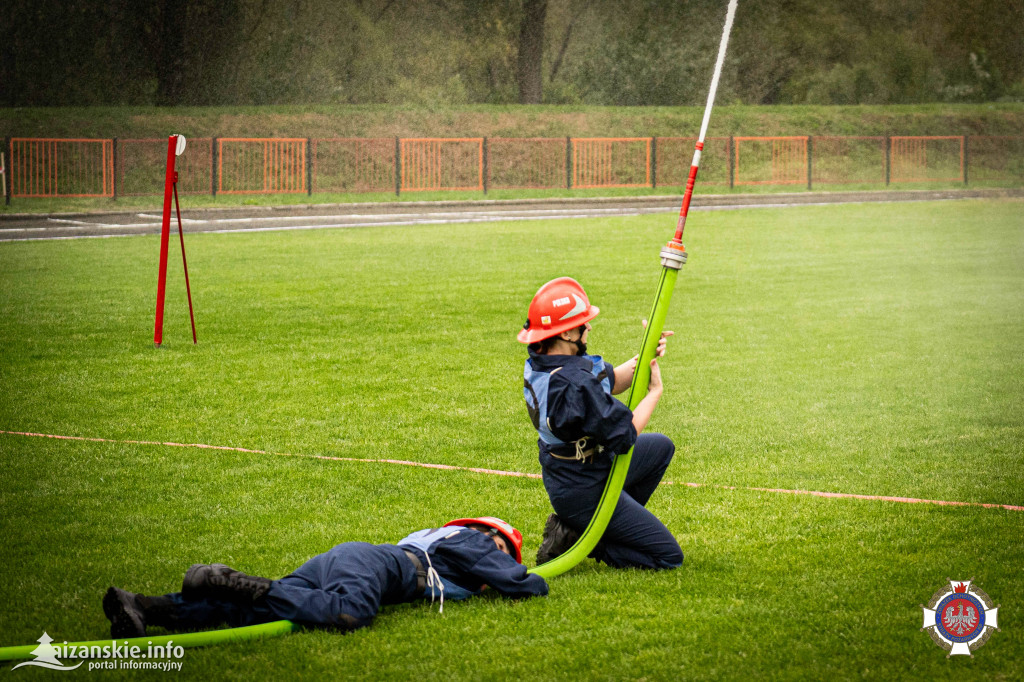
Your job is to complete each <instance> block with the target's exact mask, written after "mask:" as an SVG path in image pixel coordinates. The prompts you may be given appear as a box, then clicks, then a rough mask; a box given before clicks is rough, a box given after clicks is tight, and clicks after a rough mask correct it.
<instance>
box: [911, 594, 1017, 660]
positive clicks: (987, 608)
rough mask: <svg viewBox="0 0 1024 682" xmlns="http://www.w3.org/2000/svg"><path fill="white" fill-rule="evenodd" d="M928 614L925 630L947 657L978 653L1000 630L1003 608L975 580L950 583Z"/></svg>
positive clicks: (927, 608)
mask: <svg viewBox="0 0 1024 682" xmlns="http://www.w3.org/2000/svg"><path fill="white" fill-rule="evenodd" d="M921 608H922V609H923V611H924V626H923V627H922V628H921V629H922V630H926V631H927V632H928V634H929V635H930V636H931V638H932V641H934V642H935V644H937V645H938V646H939V647H941V648H942V649H945V651H946V657H947V658H948V657H950V656H954V655H957V654H963V655H967V656H974V653H973V652H974V650H975V649H978V648H979V647H981V646H982V645H983V644H985V642H987V641H988V638H989V636H990V635H991V634H992V631H993V630H998V629H999V626H998V623H997V619H998V616H999V607H998V606H996V605H994V604H993V603H992V600H991V599H990V598H989V596H988V595H987V594H985V593H984V592H983V591H982V590H981V588H979V587H977V586H976V585H973V584H972V581H971V580H950V581H949V584H948V585H944V586H943V587H941V588H940V589H939V590H938V591H937V592H936V593H935V594H933V595H932V598H931V600H930V601H929V602H928V605H927V606H925V605H924V604H922V605H921Z"/></svg>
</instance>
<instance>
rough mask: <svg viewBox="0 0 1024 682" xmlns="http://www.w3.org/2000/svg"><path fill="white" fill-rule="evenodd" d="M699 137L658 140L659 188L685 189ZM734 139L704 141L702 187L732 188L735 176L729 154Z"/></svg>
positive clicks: (656, 143) (657, 178)
mask: <svg viewBox="0 0 1024 682" xmlns="http://www.w3.org/2000/svg"><path fill="white" fill-rule="evenodd" d="M696 144H697V138H696V137H657V138H655V145H656V147H655V148H656V152H657V153H656V154H655V163H654V167H655V170H656V171H657V173H656V174H655V180H656V182H657V184H658V186H662V187H682V186H684V185H685V184H686V178H687V176H689V174H690V164H691V163H692V162H693V149H694V146H695V145H696ZM729 145H730V138H728V137H708V138H705V139H704V151H703V152H702V153H701V158H700V184H702V185H728V184H730V178H731V174H732V165H731V163H730V154H729Z"/></svg>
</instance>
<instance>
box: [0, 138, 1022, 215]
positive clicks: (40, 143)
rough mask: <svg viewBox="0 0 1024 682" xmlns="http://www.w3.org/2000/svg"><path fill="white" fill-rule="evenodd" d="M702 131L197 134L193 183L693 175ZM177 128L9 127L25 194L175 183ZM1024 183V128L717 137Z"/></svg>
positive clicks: (730, 162) (770, 150) (191, 190)
mask: <svg viewBox="0 0 1024 682" xmlns="http://www.w3.org/2000/svg"><path fill="white" fill-rule="evenodd" d="M695 141H696V140H695V138H688V137H603V138H592V137H588V138H574V137H566V138H508V137H494V138H486V137H471V138H316V139H314V138H234V137H232V138H228V137H222V138H218V137H214V138H190V139H189V140H188V148H187V149H186V151H185V153H184V154H183V155H182V156H181V157H179V159H178V176H179V183H178V189H179V192H181V193H182V194H213V195H216V194H274V193H307V194H312V193H313V192H314V191H316V192H338V193H365V192H394V193H395V194H401V193H402V192H424V191H447V190H462V191H467V190H472V191H483V192H485V193H486V192H487V191H488V190H490V189H559V188H561V189H577V188H578V189H588V188H604V187H609V188H610V187H681V186H683V185H684V184H685V183H686V177H687V174H688V171H689V168H690V160H691V155H692V151H693V146H694V143H695ZM165 149H166V140H163V139H117V138H114V139H99V140H93V139H37V138H8V139H7V140H6V141H5V144H4V148H3V150H2V151H3V152H4V156H5V159H6V164H5V165H6V168H5V172H4V173H3V174H2V175H0V179H2V180H3V182H4V183H5V189H6V190H7V192H6V196H7V200H8V201H10V198H11V197H15V198H21V197H112V198H116V197H118V196H139V195H159V194H161V193H162V192H163V177H164V167H163V166H164V163H166V157H165ZM969 181H970V182H976V183H977V182H1011V183H1015V182H1020V183H1022V184H1024V136H987V135H969V136H968V135H944V136H909V135H898V136H891V137H884V136H831V135H814V136H806V135H803V136H801V135H795V136H794V135H791V136H774V137H750V136H737V137H712V138H708V139H707V140H705V146H704V153H703V156H702V161H701V184H702V185H719V186H726V185H727V186H729V187H736V186H743V185H780V186H785V185H801V186H804V185H805V186H806V187H807V188H808V189H811V188H812V187H814V186H815V185H819V186H820V185H842V184H849V183H861V184H885V185H889V184H893V183H939V182H941V183H950V182H956V183H964V184H967V183H968V182H969Z"/></svg>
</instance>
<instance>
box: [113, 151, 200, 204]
mask: <svg viewBox="0 0 1024 682" xmlns="http://www.w3.org/2000/svg"><path fill="white" fill-rule="evenodd" d="M187 142H188V144H187V146H186V149H185V153H184V154H182V155H181V156H179V157H177V160H176V161H175V164H174V165H175V168H176V169H177V171H178V192H179V193H180V194H210V193H211V192H213V191H214V189H215V187H214V186H213V139H212V138H209V137H190V138H188V140H187ZM166 163H167V138H154V139H144V140H138V139H135V140H133V139H125V140H117V195H118V196H147V195H157V194H161V193H162V192H163V191H164V171H165V168H164V166H165V164H166Z"/></svg>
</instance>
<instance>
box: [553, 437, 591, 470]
mask: <svg viewBox="0 0 1024 682" xmlns="http://www.w3.org/2000/svg"><path fill="white" fill-rule="evenodd" d="M589 441H590V436H583V438H580V439H579V440H574V441H572V444H573V445H574V446H576V454H574V455H570V456H565V455H556V454H555V453H554V452H552V451H551V450H548V454H549V455H551V456H552V457H554V458H555V459H561V460H565V461H568V462H582V463H584V464H587V463H588V462H590V461H592V460H593V459H594V456H595V455H598V454H600V453H601V451H602V450H604V448H603V447H601V446H600V445H595V446H593V447H589V448H588V447H587V445H588V443H589Z"/></svg>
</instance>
